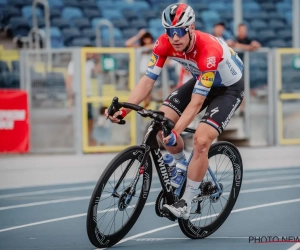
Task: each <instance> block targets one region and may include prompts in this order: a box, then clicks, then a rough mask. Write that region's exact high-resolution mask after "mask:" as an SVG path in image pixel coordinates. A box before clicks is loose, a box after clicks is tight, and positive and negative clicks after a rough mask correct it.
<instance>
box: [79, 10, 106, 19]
mask: <svg viewBox="0 0 300 250" xmlns="http://www.w3.org/2000/svg"><path fill="white" fill-rule="evenodd" d="M83 13H84V16H85V17H86V18H88V19H89V20H90V21H92V19H93V18H96V17H102V14H101V12H100V11H99V10H98V9H93V10H92V9H84V10H83Z"/></svg>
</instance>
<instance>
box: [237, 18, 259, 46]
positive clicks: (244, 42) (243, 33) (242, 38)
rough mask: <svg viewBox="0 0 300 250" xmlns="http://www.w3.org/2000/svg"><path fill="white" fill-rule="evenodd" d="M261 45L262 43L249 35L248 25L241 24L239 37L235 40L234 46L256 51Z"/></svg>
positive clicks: (238, 32)
mask: <svg viewBox="0 0 300 250" xmlns="http://www.w3.org/2000/svg"><path fill="white" fill-rule="evenodd" d="M260 47H261V44H260V43H259V42H257V41H255V40H252V39H250V38H249V37H248V36H247V26H246V25H245V24H244V23H241V24H239V26H238V31H237V37H236V38H235V41H234V48H236V49H240V50H248V51H254V50H257V49H259V48H260Z"/></svg>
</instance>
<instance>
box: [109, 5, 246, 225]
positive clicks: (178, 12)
mask: <svg viewBox="0 0 300 250" xmlns="http://www.w3.org/2000/svg"><path fill="white" fill-rule="evenodd" d="M194 22H195V14H194V11H193V9H192V8H191V7H190V6H189V5H187V4H184V3H176V4H171V5H169V6H168V7H167V8H166V9H165V10H164V11H163V13H162V24H163V26H164V28H165V31H166V33H165V34H163V35H161V36H160V37H159V38H158V39H157V41H156V43H155V46H154V48H153V53H152V57H151V59H150V61H149V64H148V69H147V72H146V74H145V75H144V76H143V77H142V78H141V79H140V81H139V82H138V84H137V86H136V87H135V89H134V90H133V91H132V93H131V94H130V97H129V99H128V102H130V103H134V104H140V103H141V102H142V101H143V100H144V98H146V96H147V95H148V94H149V93H150V91H151V89H152V87H153V85H154V82H155V80H156V79H157V78H158V76H159V74H160V72H161V70H162V67H163V65H164V62H165V61H166V59H167V57H169V58H170V59H173V60H175V61H177V62H179V63H180V64H182V66H183V67H184V68H185V69H187V70H188V71H190V72H191V74H192V76H193V78H192V79H190V80H188V81H187V82H186V83H185V84H183V85H182V86H181V87H180V88H178V89H177V90H175V91H173V93H171V94H170V95H169V97H168V98H167V99H166V100H165V101H164V103H163V105H162V107H161V108H160V110H161V111H163V112H164V113H165V116H166V117H167V118H169V119H171V120H172V121H173V122H174V123H175V127H174V129H173V130H172V132H171V134H170V135H168V136H167V137H165V138H163V135H162V133H159V137H160V139H161V140H162V141H163V143H164V144H165V146H166V149H167V151H168V152H170V153H171V154H172V155H173V156H174V158H175V160H177V161H182V160H184V159H185V155H184V152H183V140H182V138H181V137H180V134H181V132H182V131H183V130H184V129H185V128H186V127H187V126H188V125H189V124H190V123H191V122H192V121H193V119H194V118H195V116H196V115H197V113H199V112H200V111H202V110H203V109H204V108H207V109H206V113H205V115H204V116H203V118H202V119H201V121H200V123H199V125H198V127H197V130H196V133H195V135H194V145H193V146H194V154H193V157H192V159H191V161H190V163H189V166H188V173H187V183H186V188H185V192H184V194H183V197H182V198H181V199H180V200H179V201H178V202H176V203H174V204H172V205H164V207H165V208H166V209H167V210H169V211H170V212H171V213H172V214H173V215H175V216H176V217H178V218H183V219H188V218H189V215H190V209H191V201H192V199H193V197H194V195H195V193H196V191H197V189H199V186H200V183H201V181H202V179H203V177H204V175H205V173H206V171H207V168H208V150H209V148H210V145H211V143H212V142H213V140H214V139H216V138H217V137H218V135H219V134H221V133H222V132H223V130H224V129H225V127H226V126H227V124H228V122H229V120H230V118H231V116H232V115H233V113H234V112H235V111H236V109H237V108H238V107H239V105H240V103H241V102H242V99H243V96H244V85H243V83H242V82H241V81H240V79H241V77H242V71H243V63H242V61H241V60H240V58H239V57H238V55H237V54H236V53H235V52H234V51H233V50H232V49H231V48H229V47H228V45H227V44H226V42H225V41H224V40H222V39H219V38H216V37H214V36H212V35H210V34H207V33H204V32H201V31H198V30H195V24H194ZM129 112H130V110H129V109H121V110H120V111H118V112H116V113H115V114H114V115H113V116H110V117H109V118H110V120H111V121H112V122H116V123H117V122H119V121H120V119H118V117H119V118H121V119H122V118H124V117H125V116H126V115H127V114H128V113H129ZM106 115H108V112H107V110H106ZM176 142H177V145H176V146H174V145H175V144H176Z"/></svg>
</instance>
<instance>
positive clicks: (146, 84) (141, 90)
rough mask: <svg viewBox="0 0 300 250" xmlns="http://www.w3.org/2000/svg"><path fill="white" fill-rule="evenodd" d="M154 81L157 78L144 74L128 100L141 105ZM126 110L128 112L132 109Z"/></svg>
mask: <svg viewBox="0 0 300 250" xmlns="http://www.w3.org/2000/svg"><path fill="white" fill-rule="evenodd" d="M154 83H155V80H153V79H151V78H149V77H148V76H145V75H144V76H143V77H142V78H141V79H140V81H139V82H138V84H137V86H136V87H135V88H134V89H133V91H132V92H131V94H130V96H129V99H128V102H129V103H133V104H137V105H139V104H140V103H141V102H142V101H144V99H146V97H147V96H148V95H149V94H150V92H151V90H152V88H153V86H154ZM125 110H126V114H128V113H129V112H130V111H131V109H125Z"/></svg>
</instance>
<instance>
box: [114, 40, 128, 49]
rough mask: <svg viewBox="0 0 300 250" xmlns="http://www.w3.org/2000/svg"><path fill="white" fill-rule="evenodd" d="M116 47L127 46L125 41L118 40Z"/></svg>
mask: <svg viewBox="0 0 300 250" xmlns="http://www.w3.org/2000/svg"><path fill="white" fill-rule="evenodd" d="M115 47H120V48H124V47H126V46H125V39H117V40H115Z"/></svg>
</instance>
